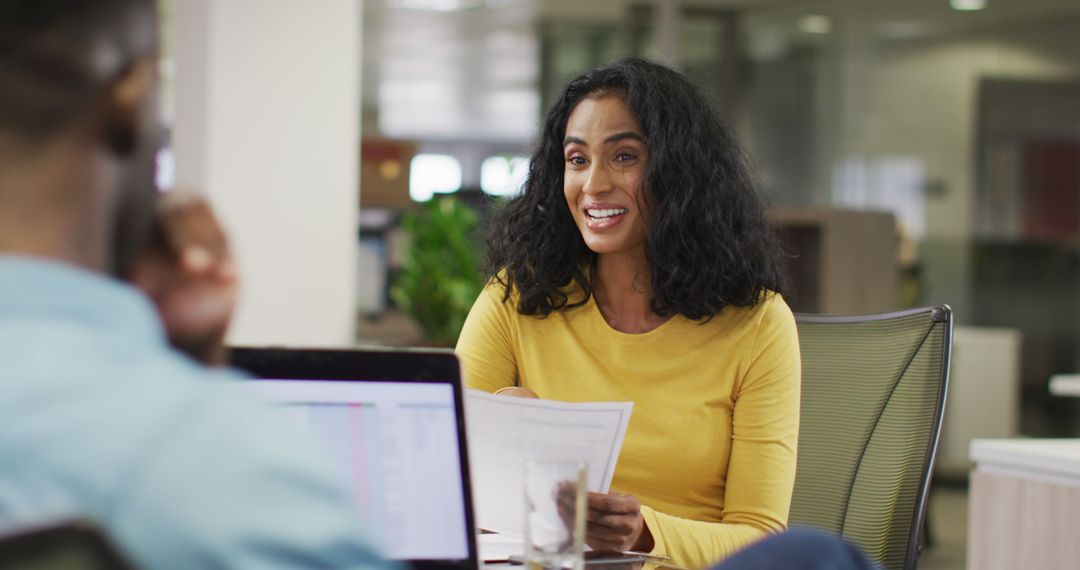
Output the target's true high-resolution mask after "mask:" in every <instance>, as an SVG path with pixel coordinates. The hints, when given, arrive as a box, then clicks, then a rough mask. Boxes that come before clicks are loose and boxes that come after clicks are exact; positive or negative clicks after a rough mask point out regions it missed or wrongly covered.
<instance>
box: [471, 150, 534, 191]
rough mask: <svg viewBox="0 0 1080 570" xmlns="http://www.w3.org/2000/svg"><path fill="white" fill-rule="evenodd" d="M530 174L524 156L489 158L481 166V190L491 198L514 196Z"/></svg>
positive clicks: (527, 160) (527, 161)
mask: <svg viewBox="0 0 1080 570" xmlns="http://www.w3.org/2000/svg"><path fill="white" fill-rule="evenodd" d="M528 174H529V159H528V158H526V157H524V156H489V157H488V158H486V159H484V162H483V163H481V165H480V189H481V190H483V191H484V193H485V194H488V195H489V196H513V195H515V194H517V193H519V192H520V191H521V187H522V186H523V185H524V184H525V178H526V177H527V176H528Z"/></svg>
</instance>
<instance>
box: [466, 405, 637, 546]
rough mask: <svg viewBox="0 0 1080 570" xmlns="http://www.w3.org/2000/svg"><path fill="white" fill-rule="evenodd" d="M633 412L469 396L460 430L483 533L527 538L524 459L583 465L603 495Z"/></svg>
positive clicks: (614, 407)
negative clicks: (463, 431)
mask: <svg viewBox="0 0 1080 570" xmlns="http://www.w3.org/2000/svg"><path fill="white" fill-rule="evenodd" d="M633 407H634V404H633V402H590V403H567V402H555V401H551V400H534V399H527V398H508V397H505V396H492V395H491V394H488V393H486V392H480V391H477V390H466V393H465V425H466V430H467V433H468V446H469V463H470V473H471V475H472V482H473V485H472V488H473V500H474V502H475V504H476V521H477V524H478V525H479V526H480V528H483V529H486V530H492V531H495V532H498V533H501V534H505V535H509V536H518V537H520V536H523V535H524V526H525V512H524V511H525V508H524V503H525V499H524V490H523V487H522V479H523V474H524V465H525V461H527V460H529V459H540V460H543V459H567V460H576V461H583V462H585V464H586V465H588V484H587V485H586V487H587V488H588V490H589V491H595V492H599V493H606V492H608V489H609V488H610V487H611V478H612V476H614V474H615V464H616V462H618V459H619V450H620V449H621V448H622V442H623V437H624V436H625V435H626V428H627V425H628V424H629V423H630V412H631V411H632V410H633Z"/></svg>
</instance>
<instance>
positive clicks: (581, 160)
mask: <svg viewBox="0 0 1080 570" xmlns="http://www.w3.org/2000/svg"><path fill="white" fill-rule="evenodd" d="M566 162H569V163H570V164H572V165H574V166H584V165H585V157H583V156H580V155H574V156H571V157H570V158H567V159H566Z"/></svg>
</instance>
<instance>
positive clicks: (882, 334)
mask: <svg viewBox="0 0 1080 570" xmlns="http://www.w3.org/2000/svg"><path fill="white" fill-rule="evenodd" d="M796 320H797V322H798V328H799V343H800V346H801V349H802V369H803V383H802V416H801V419H800V427H799V453H798V464H797V467H796V475H795V490H794V494H793V496H792V500H791V514H790V517H789V523H790V524H791V526H806V527H813V528H819V529H823V530H826V531H829V532H832V533H835V534H838V535H841V536H843V537H844V538H846V539H848V540H850V541H852V542H853V543H855V544H856V545H858V546H859V547H860V548H861V549H862V550H863V551H864V552H865V553H866V554H867V555H868V556H870V557H871V558H872V559H874V560H875V561H877V562H878V563H879V564H882V565H883V566H885V567H886V568H890V569H892V568H914V567H915V563H916V560H917V558H918V555H919V550H920V547H921V534H922V525H923V520H924V517H925V512H926V496H927V491H928V488H929V484H930V471H931V468H932V466H933V462H934V455H935V453H936V450H937V441H938V433H939V431H940V428H941V417H942V412H943V410H944V406H945V392H946V387H947V385H948V375H949V354H950V349H951V345H952V311H951V310H950V309H949V307H948V306H946V305H941V306H937V307H931V308H926V309H914V310H910V311H903V312H899V313H889V314H882V315H865V316H855V317H831V316H817V315H799V316H798V317H797V319H796Z"/></svg>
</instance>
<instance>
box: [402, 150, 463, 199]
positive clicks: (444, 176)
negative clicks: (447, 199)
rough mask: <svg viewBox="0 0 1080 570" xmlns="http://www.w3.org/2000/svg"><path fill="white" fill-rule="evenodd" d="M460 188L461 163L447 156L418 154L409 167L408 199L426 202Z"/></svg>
mask: <svg viewBox="0 0 1080 570" xmlns="http://www.w3.org/2000/svg"><path fill="white" fill-rule="evenodd" d="M460 188H461V163H460V162H458V159H456V158H454V157H452V156H450V155H448V154H418V155H416V156H414V157H413V159H412V163H411V164H410V166H409V197H411V198H412V199H413V200H415V201H417V202H427V201H428V200H431V198H432V197H433V196H434V195H435V194H450V193H452V192H457V191H458V190H459V189H460Z"/></svg>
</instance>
